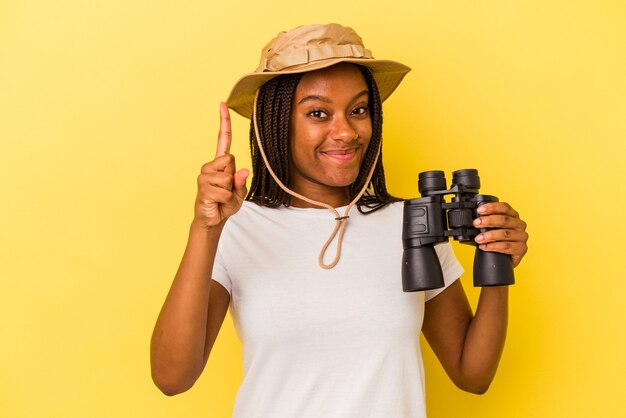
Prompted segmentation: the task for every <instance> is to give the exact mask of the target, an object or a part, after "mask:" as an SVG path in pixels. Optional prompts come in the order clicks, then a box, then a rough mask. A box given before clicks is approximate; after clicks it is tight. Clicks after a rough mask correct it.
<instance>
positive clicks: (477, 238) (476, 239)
mask: <svg viewBox="0 0 626 418" xmlns="http://www.w3.org/2000/svg"><path fill="white" fill-rule="evenodd" d="M484 239H485V236H484V235H483V234H479V235H477V236H476V238H474V240H475V241H476V242H482V241H483V240H484Z"/></svg>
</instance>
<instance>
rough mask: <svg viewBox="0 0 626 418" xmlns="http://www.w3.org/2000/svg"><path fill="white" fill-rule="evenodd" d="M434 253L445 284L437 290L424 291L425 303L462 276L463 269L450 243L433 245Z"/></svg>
mask: <svg viewBox="0 0 626 418" xmlns="http://www.w3.org/2000/svg"><path fill="white" fill-rule="evenodd" d="M435 252H436V253H437V256H438V257H439V263H440V264H441V270H442V271H443V281H444V283H445V284H444V287H440V288H439V289H433V290H427V291H425V292H424V294H425V298H426V300H427V301H428V300H430V299H432V298H434V297H435V296H437V295H438V294H439V293H441V292H443V291H444V290H445V289H446V288H447V287H448V286H450V285H451V284H452V283H454V282H455V281H456V280H457V279H458V278H459V277H461V274H463V267H462V266H461V263H459V260H457V258H456V256H455V255H454V250H453V249H452V244H450V242H444V243H441V244H439V245H435Z"/></svg>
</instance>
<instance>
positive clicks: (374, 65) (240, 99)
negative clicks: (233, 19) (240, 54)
mask: <svg viewBox="0 0 626 418" xmlns="http://www.w3.org/2000/svg"><path fill="white" fill-rule="evenodd" d="M341 62H349V63H353V64H359V65H363V66H364V67H367V68H369V70H370V71H371V72H372V76H373V77H374V79H375V80H376V85H377V86H378V91H379V93H380V99H381V101H385V99H387V98H388V97H389V96H390V95H391V93H393V92H394V90H395V89H396V88H397V87H398V85H399V84H400V82H401V81H402V79H403V78H404V76H405V75H406V74H407V73H408V72H409V71H411V68H409V67H407V66H406V65H404V64H402V63H399V62H397V61H391V60H378V59H364V58H336V59H329V60H323V61H318V62H312V63H309V64H306V65H302V66H297V67H294V68H291V69H283V70H281V71H275V72H269V71H268V72H254V73H250V74H246V75H244V76H243V77H241V78H240V79H239V80H238V81H237V83H236V84H235V86H234V87H233V89H232V90H231V92H230V95H229V96H228V99H227V100H226V104H227V105H228V107H230V108H231V109H233V110H234V111H235V112H237V113H239V114H240V115H241V116H243V117H246V118H248V119H250V118H252V108H253V105H254V97H255V95H256V91H257V90H258V89H259V88H260V87H261V86H262V85H263V84H265V83H266V82H268V81H269V80H271V79H272V78H274V77H278V76H279V75H283V74H298V73H306V72H310V71H314V70H319V69H322V68H327V67H330V66H332V65H335V64H339V63H341Z"/></svg>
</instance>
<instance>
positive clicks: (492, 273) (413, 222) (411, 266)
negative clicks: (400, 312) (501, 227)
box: [402, 169, 515, 292]
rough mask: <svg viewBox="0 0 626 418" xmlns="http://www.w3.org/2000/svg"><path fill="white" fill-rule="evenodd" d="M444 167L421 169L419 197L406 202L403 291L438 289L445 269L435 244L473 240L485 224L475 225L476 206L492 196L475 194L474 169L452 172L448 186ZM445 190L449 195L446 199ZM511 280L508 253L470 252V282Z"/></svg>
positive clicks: (477, 186) (477, 185)
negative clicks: (430, 169) (472, 277)
mask: <svg viewBox="0 0 626 418" xmlns="http://www.w3.org/2000/svg"><path fill="white" fill-rule="evenodd" d="M446 187H447V186H446V178H445V175H444V172H443V171H425V172H422V173H420V174H419V180H418V189H419V192H420V195H421V196H422V197H420V198H417V199H412V200H407V201H406V202H404V219H403V225H402V245H403V248H404V252H403V254H402V289H403V290H404V291H405V292H415V291H420V290H429V289H437V288H440V287H443V286H444V280H443V272H442V270H441V264H440V263H439V258H438V257H437V253H436V252H435V248H434V245H435V244H438V243H441V242H445V241H448V239H449V238H450V237H453V238H454V239H455V240H456V241H459V242H461V243H463V244H469V245H474V246H477V245H478V244H476V242H475V241H474V238H475V237H476V235H478V234H480V233H481V232H485V231H488V230H489V229H477V228H475V227H474V226H473V221H474V219H476V218H477V217H478V214H477V212H476V209H477V208H478V207H479V206H480V205H482V204H484V203H489V202H497V201H498V198H497V197H495V196H490V195H485V194H478V190H479V189H480V178H479V177H478V170H475V169H465V170H457V171H454V172H453V173H452V186H451V187H450V189H447V188H446ZM445 195H453V197H452V199H451V201H450V202H446V201H445V200H444V196H445ZM513 283H515V277H514V275H513V264H512V262H511V256H509V255H508V254H502V253H496V252H487V251H482V250H481V249H480V248H478V247H476V254H475V255H474V286H505V285H511V284H513Z"/></svg>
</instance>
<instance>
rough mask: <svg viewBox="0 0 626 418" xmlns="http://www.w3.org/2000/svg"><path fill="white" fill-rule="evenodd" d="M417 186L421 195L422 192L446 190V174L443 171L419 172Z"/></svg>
mask: <svg viewBox="0 0 626 418" xmlns="http://www.w3.org/2000/svg"><path fill="white" fill-rule="evenodd" d="M417 188H418V190H419V192H420V194H421V195H422V196H424V193H428V192H432V191H436V190H446V176H445V174H444V172H443V171H440V170H433V171H424V172H422V173H420V174H419V179H418V181H417Z"/></svg>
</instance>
